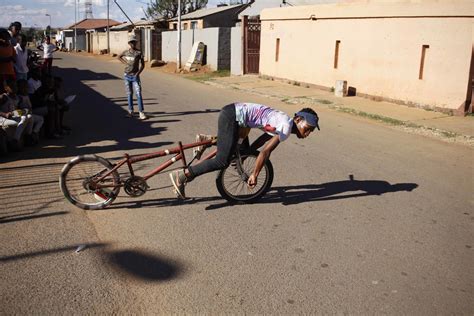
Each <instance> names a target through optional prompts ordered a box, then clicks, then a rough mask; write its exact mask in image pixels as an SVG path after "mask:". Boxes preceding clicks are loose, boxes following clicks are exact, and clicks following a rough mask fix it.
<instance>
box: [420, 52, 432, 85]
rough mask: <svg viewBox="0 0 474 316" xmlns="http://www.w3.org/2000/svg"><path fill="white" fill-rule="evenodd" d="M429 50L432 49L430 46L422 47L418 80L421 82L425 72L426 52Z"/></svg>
mask: <svg viewBox="0 0 474 316" xmlns="http://www.w3.org/2000/svg"><path fill="white" fill-rule="evenodd" d="M428 48H430V45H423V46H421V60H420V73H419V74H418V79H420V80H423V70H424V67H425V58H426V50H427V49H428Z"/></svg>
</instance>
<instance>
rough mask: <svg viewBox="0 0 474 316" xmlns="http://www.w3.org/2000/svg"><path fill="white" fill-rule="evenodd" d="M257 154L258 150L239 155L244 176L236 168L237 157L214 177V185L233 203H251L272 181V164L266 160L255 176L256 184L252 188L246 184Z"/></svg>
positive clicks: (268, 187)
mask: <svg viewBox="0 0 474 316" xmlns="http://www.w3.org/2000/svg"><path fill="white" fill-rule="evenodd" d="M257 156H258V152H254V153H246V154H242V155H241V160H242V169H243V171H244V173H245V175H244V177H242V175H241V173H240V172H239V171H238V170H237V164H236V159H237V158H234V159H233V160H232V161H231V163H230V165H229V166H228V167H227V168H226V169H223V170H221V171H220V172H219V174H218V175H217V178H216V186H217V190H218V191H219V193H220V195H221V196H222V197H223V198H224V199H226V200H227V201H229V202H233V203H252V202H254V201H256V200H258V199H259V198H261V197H262V196H263V195H264V194H265V193H266V192H267V191H268V190H269V189H270V187H271V186H272V182H273V166H272V163H271V162H270V160H267V161H266V162H265V164H264V165H263V168H262V170H261V171H260V174H259V175H258V178H257V185H256V186H255V187H253V188H250V187H249V186H248V185H247V182H246V179H247V178H248V177H249V176H250V175H251V174H252V172H253V170H254V168H255V163H256V161H257Z"/></svg>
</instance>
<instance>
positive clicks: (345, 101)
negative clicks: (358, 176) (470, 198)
mask: <svg viewBox="0 0 474 316" xmlns="http://www.w3.org/2000/svg"><path fill="white" fill-rule="evenodd" d="M205 83H206V84H210V85H215V86H220V87H222V88H228V89H236V90H242V91H247V92H250V93H253V94H257V95H260V96H265V97H272V98H276V99H278V100H280V101H283V102H286V103H291V104H307V105H316V106H326V107H328V108H331V109H334V110H337V111H341V112H346V113H350V114H354V115H358V116H363V117H366V118H369V119H374V120H377V121H381V122H384V123H387V124H390V125H393V126H399V127H402V128H403V129H404V130H407V131H409V132H413V133H417V134H423V135H427V136H433V137H436V138H440V139H442V140H445V141H449V142H456V143H462V144H465V145H469V146H474V116H466V117H459V116H450V115H448V114H445V113H440V112H435V111H429V110H423V109H419V108H414V107H408V106H404V105H399V104H395V103H389V102H379V101H373V100H370V99H367V98H362V97H345V98H340V97H336V96H334V93H333V92H328V91H324V90H320V89H316V88H311V87H306V86H305V85H304V84H303V85H301V86H299V85H298V83H296V84H291V83H288V82H286V81H280V80H271V79H263V78H261V77H259V76H253V75H250V76H249V75H247V76H234V77H215V78H212V79H210V80H208V81H205Z"/></svg>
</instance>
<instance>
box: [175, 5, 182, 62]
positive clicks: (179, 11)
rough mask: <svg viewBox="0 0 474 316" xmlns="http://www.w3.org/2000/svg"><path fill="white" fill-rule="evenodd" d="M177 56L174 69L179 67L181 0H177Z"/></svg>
mask: <svg viewBox="0 0 474 316" xmlns="http://www.w3.org/2000/svg"><path fill="white" fill-rule="evenodd" d="M177 50H178V56H177V58H176V59H177V60H176V70H178V71H179V70H180V69H181V0H178V49H177Z"/></svg>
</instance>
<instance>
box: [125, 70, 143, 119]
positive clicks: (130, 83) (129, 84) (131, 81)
mask: <svg viewBox="0 0 474 316" xmlns="http://www.w3.org/2000/svg"><path fill="white" fill-rule="evenodd" d="M124 79H125V91H126V92H127V99H128V110H129V111H132V112H133V91H135V95H136V96H137V103H138V111H139V112H143V111H144V109H143V100H142V86H141V83H140V76H132V75H127V74H125V75H124Z"/></svg>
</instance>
